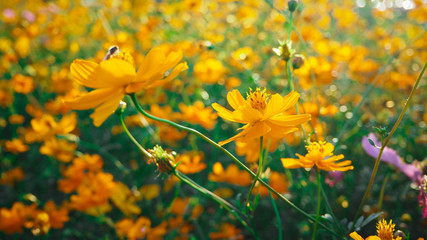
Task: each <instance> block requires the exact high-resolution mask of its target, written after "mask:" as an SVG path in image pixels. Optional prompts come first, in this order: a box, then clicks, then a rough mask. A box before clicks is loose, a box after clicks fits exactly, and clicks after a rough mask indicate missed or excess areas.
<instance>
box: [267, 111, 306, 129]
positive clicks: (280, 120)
mask: <svg viewBox="0 0 427 240" xmlns="http://www.w3.org/2000/svg"><path fill="white" fill-rule="evenodd" d="M310 119H311V115H310V114H299V115H279V116H277V115H276V116H273V117H271V118H270V119H268V120H267V121H269V122H272V123H274V124H276V125H278V126H283V127H285V126H296V125H301V124H303V123H306V122H308V121H309V120H310Z"/></svg>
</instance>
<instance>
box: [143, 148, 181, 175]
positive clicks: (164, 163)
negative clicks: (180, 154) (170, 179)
mask: <svg viewBox="0 0 427 240" xmlns="http://www.w3.org/2000/svg"><path fill="white" fill-rule="evenodd" d="M148 151H149V152H150V153H151V155H152V158H151V159H150V162H153V163H155V164H156V166H157V168H158V169H159V171H160V172H164V173H167V174H170V173H172V172H173V170H174V169H175V166H176V165H175V158H174V156H173V155H172V154H171V153H168V152H166V151H165V150H163V148H162V147H161V146H159V145H156V146H154V148H153V149H150V150H148Z"/></svg>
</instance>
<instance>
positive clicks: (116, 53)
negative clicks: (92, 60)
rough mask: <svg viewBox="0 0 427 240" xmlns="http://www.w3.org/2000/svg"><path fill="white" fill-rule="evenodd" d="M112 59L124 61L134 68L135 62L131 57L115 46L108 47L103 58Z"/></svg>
mask: <svg viewBox="0 0 427 240" xmlns="http://www.w3.org/2000/svg"><path fill="white" fill-rule="evenodd" d="M112 58H117V59H121V60H124V61H126V62H128V63H130V64H131V65H132V66H135V62H134V60H133V57H132V55H130V54H129V53H127V52H125V51H121V50H120V49H119V47H117V46H112V47H110V48H109V49H108V51H107V54H106V55H105V57H104V59H105V60H108V59H112Z"/></svg>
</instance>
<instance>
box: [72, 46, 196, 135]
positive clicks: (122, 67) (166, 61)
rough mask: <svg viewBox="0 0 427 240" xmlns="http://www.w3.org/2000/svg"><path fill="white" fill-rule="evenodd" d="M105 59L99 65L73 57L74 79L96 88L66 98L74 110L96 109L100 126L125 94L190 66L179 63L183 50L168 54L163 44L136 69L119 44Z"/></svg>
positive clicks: (159, 82) (164, 81)
mask: <svg viewBox="0 0 427 240" xmlns="http://www.w3.org/2000/svg"><path fill="white" fill-rule="evenodd" d="M106 58H107V60H105V61H102V62H101V63H99V64H98V63H95V62H92V61H86V60H81V59H77V60H74V62H73V63H72V64H71V74H72V75H73V77H74V80H75V81H77V82H78V83H79V84H81V85H84V86H86V87H90V88H94V89H95V90H93V91H91V92H89V93H87V94H84V95H82V96H80V97H77V98H76V99H74V100H65V103H66V105H67V106H69V107H70V108H72V109H76V110H85V109H91V108H96V109H95V112H94V113H93V114H92V115H90V117H91V118H92V119H93V123H94V125H95V126H97V127H99V126H100V125H101V124H102V123H103V122H104V121H105V120H106V119H107V118H108V117H109V116H110V115H111V114H113V112H114V111H115V110H116V108H117V107H118V105H119V103H120V101H121V100H122V98H123V97H124V95H125V94H128V93H135V92H139V91H141V90H143V89H148V88H153V87H157V86H160V85H162V84H164V83H166V82H168V81H170V80H172V79H173V78H175V77H176V76H177V75H178V74H179V73H180V72H182V71H184V70H186V69H187V68H188V67H187V64H186V63H180V64H178V62H179V61H181V59H182V53H181V51H177V52H171V53H169V54H167V55H166V51H165V49H163V48H160V47H156V48H153V49H152V50H151V51H150V52H149V53H148V54H147V56H146V57H145V58H144V61H143V62H142V64H141V66H140V67H139V69H138V71H137V72H136V70H135V65H134V60H133V58H132V56H131V55H129V54H127V53H125V52H119V50H118V47H112V48H110V49H109V51H108V54H107V56H106ZM177 64H178V65H177ZM171 69H173V70H172V71H171V72H170V73H169V72H168V71H170V70H171ZM165 75H167V77H164V76H165Z"/></svg>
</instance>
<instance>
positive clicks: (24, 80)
mask: <svg viewBox="0 0 427 240" xmlns="http://www.w3.org/2000/svg"><path fill="white" fill-rule="evenodd" d="M11 83H12V86H13V89H14V90H15V92H17V93H22V94H28V93H31V92H32V91H33V90H34V81H33V78H32V77H28V76H24V75H22V74H17V75H15V76H14V77H13V78H12V81H11Z"/></svg>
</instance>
